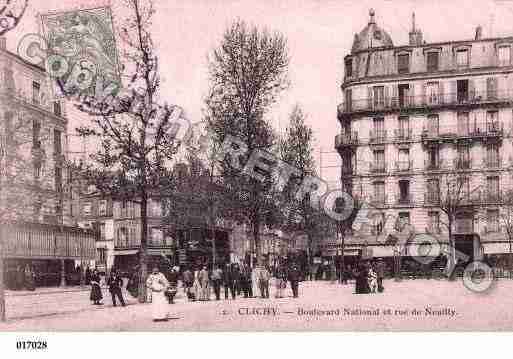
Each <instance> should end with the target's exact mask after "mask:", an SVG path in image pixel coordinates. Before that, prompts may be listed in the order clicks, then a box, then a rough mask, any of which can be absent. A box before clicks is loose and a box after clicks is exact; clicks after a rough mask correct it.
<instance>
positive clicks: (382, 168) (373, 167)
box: [369, 162, 387, 173]
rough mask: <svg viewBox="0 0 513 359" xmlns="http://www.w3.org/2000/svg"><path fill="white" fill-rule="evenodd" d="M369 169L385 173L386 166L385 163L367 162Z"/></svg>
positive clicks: (372, 171) (373, 171)
mask: <svg viewBox="0 0 513 359" xmlns="http://www.w3.org/2000/svg"><path fill="white" fill-rule="evenodd" d="M369 167H370V169H369V171H370V172H371V173H386V172H387V168H386V165H385V163H384V162H383V163H370V164H369Z"/></svg>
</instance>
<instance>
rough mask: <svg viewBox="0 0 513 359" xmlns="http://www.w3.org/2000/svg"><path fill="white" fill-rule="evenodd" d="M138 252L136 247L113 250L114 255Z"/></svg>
mask: <svg viewBox="0 0 513 359" xmlns="http://www.w3.org/2000/svg"><path fill="white" fill-rule="evenodd" d="M138 252H139V250H138V249H121V250H116V251H114V255H115V256H130V255H134V254H137V253H138Z"/></svg>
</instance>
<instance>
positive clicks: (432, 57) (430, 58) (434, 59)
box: [427, 52, 438, 72]
mask: <svg viewBox="0 0 513 359" xmlns="http://www.w3.org/2000/svg"><path fill="white" fill-rule="evenodd" d="M427 70H428V72H432V71H438V52H428V53H427Z"/></svg>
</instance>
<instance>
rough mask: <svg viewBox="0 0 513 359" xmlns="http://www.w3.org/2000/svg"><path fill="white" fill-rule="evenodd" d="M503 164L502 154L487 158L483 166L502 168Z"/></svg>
mask: <svg viewBox="0 0 513 359" xmlns="http://www.w3.org/2000/svg"><path fill="white" fill-rule="evenodd" d="M501 166H502V158H501V157H500V156H492V157H490V158H485V159H484V161H483V167H484V168H486V169H500V168H501Z"/></svg>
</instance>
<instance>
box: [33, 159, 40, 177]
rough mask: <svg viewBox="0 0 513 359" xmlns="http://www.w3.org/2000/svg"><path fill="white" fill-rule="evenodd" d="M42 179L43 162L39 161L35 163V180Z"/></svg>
mask: <svg viewBox="0 0 513 359" xmlns="http://www.w3.org/2000/svg"><path fill="white" fill-rule="evenodd" d="M40 179H41V162H39V161H37V162H35V163H34V180H36V181H38V180H40Z"/></svg>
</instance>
